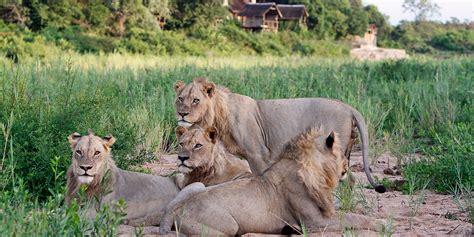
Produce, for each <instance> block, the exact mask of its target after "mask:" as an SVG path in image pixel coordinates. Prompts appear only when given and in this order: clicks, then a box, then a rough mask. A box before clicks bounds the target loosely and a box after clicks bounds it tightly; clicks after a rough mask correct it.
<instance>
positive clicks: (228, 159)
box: [176, 126, 251, 188]
mask: <svg viewBox="0 0 474 237" xmlns="http://www.w3.org/2000/svg"><path fill="white" fill-rule="evenodd" d="M176 136H177V138H178V140H179V153H178V160H177V165H178V170H179V171H180V172H181V173H182V174H184V179H183V180H182V182H178V186H179V187H180V188H183V187H184V186H186V185H188V184H190V183H194V182H201V183H203V184H204V185H205V186H211V185H216V184H220V183H224V182H228V181H231V180H235V179H239V178H243V177H246V176H249V175H251V172H250V167H249V164H248V162H247V161H245V160H241V159H239V158H237V157H236V156H234V155H232V154H230V153H229V152H227V150H226V149H225V148H224V146H223V145H222V144H221V143H220V142H219V141H218V140H217V132H216V130H215V129H214V128H208V129H207V130H204V129H203V128H201V127H199V126H196V127H195V128H192V129H190V130H188V129H186V128H184V127H181V126H178V127H176Z"/></svg>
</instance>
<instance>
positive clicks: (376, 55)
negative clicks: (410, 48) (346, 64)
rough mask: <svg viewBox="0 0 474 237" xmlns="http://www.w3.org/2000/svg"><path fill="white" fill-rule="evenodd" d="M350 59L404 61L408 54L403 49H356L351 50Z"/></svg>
mask: <svg viewBox="0 0 474 237" xmlns="http://www.w3.org/2000/svg"><path fill="white" fill-rule="evenodd" d="M351 57H352V58H356V59H361V60H372V61H377V60H383V59H404V58H408V57H409V56H408V54H407V53H406V52H405V50H403V49H386V48H376V47H373V48H356V49H352V50H351Z"/></svg>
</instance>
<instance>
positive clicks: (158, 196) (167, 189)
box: [66, 130, 179, 226]
mask: <svg viewBox="0 0 474 237" xmlns="http://www.w3.org/2000/svg"><path fill="white" fill-rule="evenodd" d="M68 140H69V143H70V144H71V149H72V164H71V166H70V167H69V170H68V172H67V193H66V203H70V201H71V200H72V199H74V198H76V197H77V193H78V190H79V188H80V186H81V185H86V186H87V189H86V197H87V198H88V200H90V199H92V198H93V197H97V198H99V201H100V203H111V202H115V201H118V200H119V199H121V198H123V199H124V200H125V201H126V202H127V209H126V210H125V212H126V214H127V215H126V217H125V219H126V220H127V221H126V223H127V224H129V225H133V226H140V225H157V224H159V223H160V221H161V218H162V217H163V215H164V212H165V208H166V205H167V204H168V203H169V202H170V201H171V200H172V199H174V198H175V196H176V195H177V194H178V192H179V190H178V187H177V186H176V185H175V183H174V181H173V180H172V179H170V178H165V177H159V176H154V175H149V174H142V173H137V172H130V171H126V170H121V169H119V168H118V167H117V166H116V165H115V163H114V161H113V160H112V155H111V146H112V144H114V142H115V138H114V137H113V136H111V135H108V136H105V137H104V138H100V137H97V136H95V135H94V133H93V132H92V131H90V130H89V134H88V135H87V136H81V135H80V134H79V133H73V134H71V135H70V136H69V137H68ZM95 214H96V210H95V208H94V207H90V208H89V209H88V210H87V216H88V217H89V218H94V217H95Z"/></svg>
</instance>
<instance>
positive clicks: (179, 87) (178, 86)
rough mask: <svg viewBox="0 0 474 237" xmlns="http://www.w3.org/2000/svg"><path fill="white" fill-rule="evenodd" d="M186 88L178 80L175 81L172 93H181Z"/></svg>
mask: <svg viewBox="0 0 474 237" xmlns="http://www.w3.org/2000/svg"><path fill="white" fill-rule="evenodd" d="M185 86H186V84H185V83H184V82H183V81H181V80H179V81H176V82H175V83H174V91H175V92H176V94H178V93H179V92H181V90H183V88H184V87H185Z"/></svg>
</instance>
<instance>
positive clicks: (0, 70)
mask: <svg viewBox="0 0 474 237" xmlns="http://www.w3.org/2000/svg"><path fill="white" fill-rule="evenodd" d="M134 57H135V58H133V61H131V60H129V59H127V58H126V57H123V56H120V55H110V56H98V57H91V56H88V55H85V56H78V55H75V54H71V55H66V56H64V57H59V58H57V59H54V60H47V61H31V62H27V63H24V64H19V65H13V64H11V63H10V62H8V61H7V60H0V123H1V124H2V125H3V126H2V128H4V129H3V130H4V132H3V133H2V135H0V136H1V137H0V148H1V149H2V154H4V155H3V157H2V158H3V159H2V160H11V161H12V165H14V166H7V165H3V166H2V167H1V169H2V172H3V173H6V172H4V171H5V170H6V169H7V167H14V170H13V172H12V173H13V174H14V175H15V177H16V178H17V179H21V180H23V181H24V182H23V185H24V187H22V188H23V190H28V191H27V192H28V195H30V196H28V198H25V201H27V200H29V199H33V200H34V199H35V198H38V200H39V201H40V202H41V203H44V202H46V203H47V202H48V200H49V199H48V197H50V196H51V192H50V191H49V190H48V189H50V188H52V187H56V186H55V185H56V184H55V183H57V182H59V183H60V185H59V186H62V185H63V184H64V180H59V181H57V180H55V178H54V175H53V173H52V170H51V168H50V162H51V159H52V158H56V160H57V166H58V167H57V170H59V171H65V170H66V168H67V166H68V165H69V164H70V150H69V147H68V144H67V141H66V137H67V136H68V135H69V134H71V133H72V132H75V131H78V132H80V133H84V132H85V131H87V128H92V129H93V130H94V131H95V132H96V133H97V134H100V135H102V134H107V133H112V134H114V136H115V137H116V138H117V143H116V144H115V145H114V156H115V160H116V161H117V163H118V166H119V167H121V168H127V167H128V166H129V165H133V164H138V163H142V162H143V161H145V160H150V159H155V157H156V154H158V153H161V152H169V151H170V150H172V149H173V147H174V135H173V133H172V131H173V128H174V125H175V123H174V115H173V114H174V108H173V98H174V92H173V89H172V88H173V83H174V82H175V81H176V80H185V81H187V82H189V81H191V80H192V78H194V77H197V76H206V77H208V78H210V79H211V80H212V81H214V82H216V83H217V84H220V85H223V86H226V87H228V88H229V89H231V90H232V91H234V92H237V93H241V94H245V95H248V96H251V97H254V98H256V99H270V98H293V97H331V98H336V99H339V100H342V101H344V102H346V103H348V104H350V105H352V106H353V107H355V108H356V109H358V110H359V111H360V112H361V113H362V114H363V115H364V116H365V118H366V121H367V123H368V125H369V133H370V138H371V154H372V155H373V154H378V153H379V152H381V151H384V150H392V151H396V152H397V153H399V154H400V157H406V155H407V154H414V153H421V154H422V155H423V156H424V157H428V158H429V160H430V161H431V162H438V161H440V160H443V159H445V160H446V161H444V160H443V163H444V164H447V166H448V167H447V168H448V169H451V168H453V167H452V166H451V164H453V165H454V164H455V165H456V167H464V168H462V169H458V171H456V172H447V173H442V174H443V176H444V175H455V177H453V180H461V181H455V182H452V183H449V181H446V182H448V183H449V185H447V186H446V187H445V189H439V186H428V187H429V188H433V189H436V190H438V191H446V189H448V188H450V189H452V188H453V185H456V184H457V183H458V182H461V183H462V184H464V185H463V186H464V187H471V189H472V187H474V185H472V182H473V180H472V177H474V175H473V173H472V172H473V170H474V167H473V163H472V160H473V158H472V155H471V154H472V153H473V152H472V151H473V143H472V134H473V130H472V124H473V118H474V116H473V115H474V111H473V88H474V87H473V82H474V78H473V77H474V76H473V73H472V72H473V71H474V59H472V58H455V59H449V60H444V61H437V60H431V59H410V60H404V61H384V62H353V61H350V60H344V59H319V58H302V57H285V58H278V57H238V58H212V57H211V58H166V57H164V58H159V57H158V58H157V57H150V56H145V57H138V56H134ZM124 60H125V61H124ZM124 62H125V63H124ZM7 128H9V129H7ZM10 128H11V129H10ZM447 131H449V132H447ZM456 138H459V139H461V140H459V141H456V142H452V143H446V142H447V141H450V140H453V139H456ZM466 139H468V140H466ZM458 148H459V149H461V150H460V151H459V152H458V150H459V149H458ZM433 149H434V150H433ZM9 154H14V159H10V158H11V157H10V155H9ZM402 161H403V162H408V161H407V160H402ZM448 161H449V162H451V163H449V162H448ZM432 164H436V163H432ZM436 166H439V165H438V164H437V165H436ZM407 167H410V166H407ZM411 167H413V166H411ZM430 167H433V166H430ZM442 168H443V167H442ZM442 168H440V169H442ZM426 170H429V171H426ZM410 172H415V173H420V174H423V173H425V172H430V173H428V174H426V175H417V176H416V177H420V179H426V180H430V184H431V183H440V182H445V181H440V180H433V178H434V177H437V176H432V175H430V174H431V172H433V173H437V172H438V171H437V170H436V169H431V170H430V169H425V168H417V169H415V168H413V169H410V168H407V169H406V172H405V173H410ZM449 177H450V176H444V177H440V178H444V179H445V180H450V178H449ZM458 177H461V179H459V178H458ZM436 179H437V178H436ZM10 181H11V177H10V176H9V175H2V185H1V186H0V187H2V195H3V196H5V195H7V194H8V195H14V194H13V193H12V192H13V190H15V188H17V187H18V185H13V184H12V182H10ZM422 183H424V182H422ZM468 184H470V185H468ZM471 191H472V190H471ZM25 192H26V191H25ZM18 197H19V198H22V197H23V196H21V195H20V196H18ZM3 201H6V199H3ZM3 201H2V203H3ZM3 204H4V203H3ZM30 204H31V205H33V206H32V207H31V208H33V209H34V208H36V207H34V205H36V204H34V203H30ZM30 204H29V205H30ZM45 205H47V204H45ZM1 209H3V208H0V213H2V211H1ZM3 210H4V209H3ZM3 213H4V212H3Z"/></svg>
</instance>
